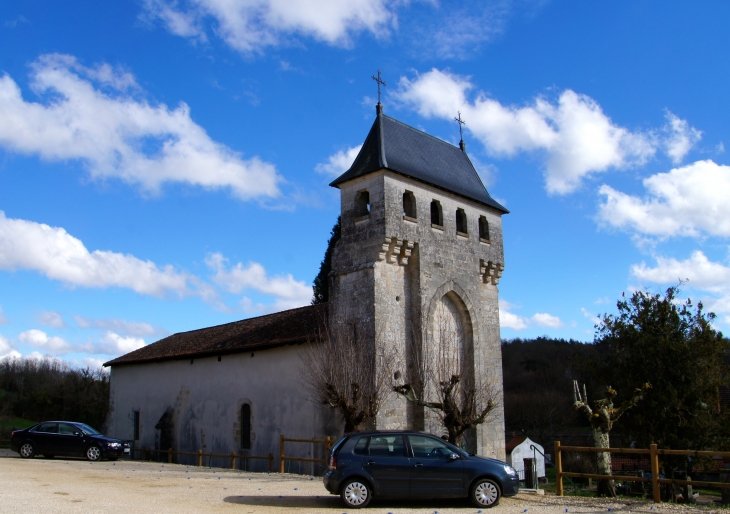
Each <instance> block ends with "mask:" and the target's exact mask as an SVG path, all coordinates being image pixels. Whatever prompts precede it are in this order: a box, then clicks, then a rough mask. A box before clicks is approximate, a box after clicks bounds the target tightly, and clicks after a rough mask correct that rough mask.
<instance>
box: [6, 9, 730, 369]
mask: <svg viewBox="0 0 730 514" xmlns="http://www.w3.org/2000/svg"><path fill="white" fill-rule="evenodd" d="M728 11H730V5H728V4H725V3H722V2H714V3H705V4H702V6H701V8H698V7H697V5H696V4H688V3H686V2H671V1H666V2H661V3H658V2H646V1H635V2H625V3H618V4H617V3H615V2H602V3H601V2H549V1H530V0H523V1H506V0H505V1H496V2H480V3H478V4H475V5H469V6H467V5H465V3H464V2H458V1H454V2H448V1H442V2H439V1H436V0H433V1H416V0H413V1H407V0H400V1H394V2H389V1H386V0H319V1H316V0H286V1H285V0H225V1H224V0H178V1H177V2H174V1H171V0H134V1H119V2H98V1H96V2H92V1H74V2H63V3H62V4H60V3H58V2H51V1H41V0H24V1H23V2H20V1H12V0H11V1H6V2H3V3H2V5H1V6H0V67H1V69H0V211H1V213H0V309H1V310H0V356H2V355H18V354H20V355H38V354H49V355H55V356H59V357H61V358H63V359H66V360H68V361H69V362H71V363H72V364H74V365H93V366H96V365H98V364H99V363H100V362H103V361H106V360H108V359H110V358H112V357H114V356H116V355H119V354H121V353H125V352H127V351H130V350H132V349H135V348H137V347H139V346H141V345H143V344H149V343H151V342H154V341H156V340H158V339H160V338H161V337H164V336H165V335H167V334H170V333H174V332H178V331H184V330H190V329H195V328H200V327H205V326H210V325H214V324H219V323H225V322H228V321H232V320H237V319H242V318H245V317H249V316H253V315H259V314H263V313H267V312H273V311H276V310H280V309H285V308H290V307H295V306H299V305H305V304H307V303H309V300H310V297H311V283H312V280H313V278H314V276H315V275H316V273H317V270H318V266H319V262H320V260H321V258H322V255H323V252H324V249H325V245H326V240H327V237H328V235H329V230H330V228H331V226H332V224H333V223H334V221H335V219H336V216H337V214H338V211H339V197H338V191H337V190H335V189H332V188H330V187H328V185H327V184H328V183H329V181H330V180H332V178H333V177H335V176H337V175H338V174H339V173H341V172H342V171H344V170H345V169H346V168H347V167H348V166H349V164H350V163H351V161H352V159H353V158H354V155H355V154H356V152H357V148H358V145H360V144H361V143H362V141H363V140H364V138H365V136H366V134H367V131H368V129H369V127H370V125H371V123H372V121H373V118H374V114H375V107H374V106H375V102H376V88H375V84H374V82H373V81H372V80H371V79H370V76H371V75H372V74H374V73H376V70H378V69H380V70H381V71H382V73H383V78H384V79H385V81H386V82H387V87H386V88H385V90H384V93H383V104H384V106H385V112H386V113H387V114H389V115H391V116H393V117H395V118H397V119H399V120H402V121H404V122H405V123H408V124H410V125H412V126H415V127H418V128H420V129H423V130H425V131H427V132H429V133H431V134H433V135H435V136H437V137H440V138H442V139H444V140H446V141H449V142H452V143H454V144H457V143H458V138H459V132H458V126H457V124H456V123H455V122H454V121H453V117H454V116H455V115H456V113H457V111H460V112H461V113H462V117H463V118H464V119H465V120H466V126H465V134H464V139H465V141H466V144H467V150H468V153H469V155H470V157H471V158H472V160H473V161H474V162H475V163H476V166H477V168H478V171H479V172H480V174H481V176H482V177H483V179H484V181H485V183H486V185H487V188H488V190H489V191H490V193H491V194H492V195H493V196H494V197H495V198H497V199H499V201H501V202H503V203H504V204H505V205H506V206H507V208H509V209H510V210H511V213H510V214H509V215H507V216H505V217H504V241H505V271H504V275H503V278H502V281H501V282H500V286H499V288H500V299H501V302H502V305H501V307H502V312H501V318H502V337H506V338H512V337H532V336H537V335H542V334H547V335H549V336H555V337H566V338H567V337H572V338H576V339H579V340H584V341H589V340H592V337H593V325H594V322H595V319H594V318H595V316H596V314H598V313H603V312H613V311H614V308H615V302H616V300H617V299H618V298H619V297H620V295H621V293H622V292H631V291H634V290H636V289H649V290H651V291H660V290H661V289H662V288H665V287H667V286H668V285H672V284H676V283H677V281H678V279H682V280H686V279H689V282H687V283H685V284H684V285H683V294H684V295H685V296H689V297H691V298H692V299H693V300H702V301H703V302H704V304H705V305H706V306H707V307H708V308H709V309H710V310H713V311H714V312H716V313H717V314H718V318H717V321H716V325H717V327H718V328H720V329H723V330H727V329H728V328H730V259H729V254H728V248H729V247H728V238H730V202H728V201H727V200H726V199H727V198H728V197H730V168H728V166H727V164H728V162H727V161H728V158H727V154H726V151H725V144H726V143H730V133H729V132H728V131H729V130H730V129H729V128H728V123H727V120H728V119H730V100H728V95H727V92H726V89H727V88H726V85H727V83H728V73H729V72H728V70H730V67H729V66H728V65H727V62H726V61H727V59H728V57H727V56H728V55H730V52H728V50H729V48H728V46H729V44H728V43H730V41H729V39H730V32H728V31H727V30H726V27H727V22H728V20H730V17H729V16H728V14H730V13H729V12H728Z"/></svg>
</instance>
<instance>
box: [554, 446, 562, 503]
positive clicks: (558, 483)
mask: <svg viewBox="0 0 730 514" xmlns="http://www.w3.org/2000/svg"><path fill="white" fill-rule="evenodd" d="M555 494H557V495H558V496H563V456H562V455H561V454H560V441H555Z"/></svg>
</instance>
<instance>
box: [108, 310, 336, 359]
mask: <svg viewBox="0 0 730 514" xmlns="http://www.w3.org/2000/svg"><path fill="white" fill-rule="evenodd" d="M327 312H328V309H327V304H326V303H323V304H319V305H309V306H307V307H300V308H298V309H291V310H288V311H282V312H277V313H275V314H268V315H266V316H259V317H257V318H249V319H244V320H241V321H234V322H233V323H226V324H225V325H218V326H215V327H208V328H201V329H199V330H191V331H190V332H180V333H178V334H173V335H171V336H168V337H166V338H164V339H161V340H159V341H157V342H156V343H152V344H150V345H147V346H144V347H142V348H140V349H139V350H135V351H133V352H130V353H128V354H126V355H122V356H121V357H117V358H116V359H114V360H111V361H109V362H105V363H104V366H121V365H126V364H138V363H143V362H159V361H164V360H175V359H193V358H199V357H211V356H216V355H226V354H232V353H243V352H252V351H258V350H265V349H268V348H275V347H278V346H284V345H288V344H298V343H303V342H305V341H307V339H309V338H311V337H312V336H313V335H314V334H316V332H317V329H318V328H319V327H321V326H322V324H323V323H326V320H327Z"/></svg>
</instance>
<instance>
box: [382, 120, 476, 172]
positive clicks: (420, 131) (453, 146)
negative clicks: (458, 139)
mask: <svg viewBox="0 0 730 514" xmlns="http://www.w3.org/2000/svg"><path fill="white" fill-rule="evenodd" d="M381 116H385V117H386V118H388V119H389V120H391V121H394V122H396V123H398V124H399V125H403V126H404V127H406V128H409V129H411V130H415V131H416V132H418V133H419V134H423V135H424V136H428V137H430V138H431V139H435V140H436V141H439V142H440V143H443V144H445V145H449V146H450V147H452V148H454V149H456V150H459V151H460V152H461V149H460V148H459V147H458V146H456V145H452V144H451V143H449V142H448V141H446V140H445V139H441V138H440V137H436V136H434V135H433V134H429V133H428V132H426V131H425V130H421V129H418V128H416V127H414V126H412V125H409V124H408V123H403V122H402V121H400V120H396V119H395V118H392V117H390V116H388V115H387V114H381ZM463 153H464V155H466V152H463ZM469 163H470V164H471V161H469ZM472 166H473V164H472Z"/></svg>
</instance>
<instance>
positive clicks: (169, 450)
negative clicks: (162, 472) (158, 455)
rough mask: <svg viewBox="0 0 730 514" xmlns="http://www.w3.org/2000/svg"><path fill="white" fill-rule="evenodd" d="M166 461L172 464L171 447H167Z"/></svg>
mask: <svg viewBox="0 0 730 514" xmlns="http://www.w3.org/2000/svg"><path fill="white" fill-rule="evenodd" d="M167 463H168V464H172V448H168V449H167Z"/></svg>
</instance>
